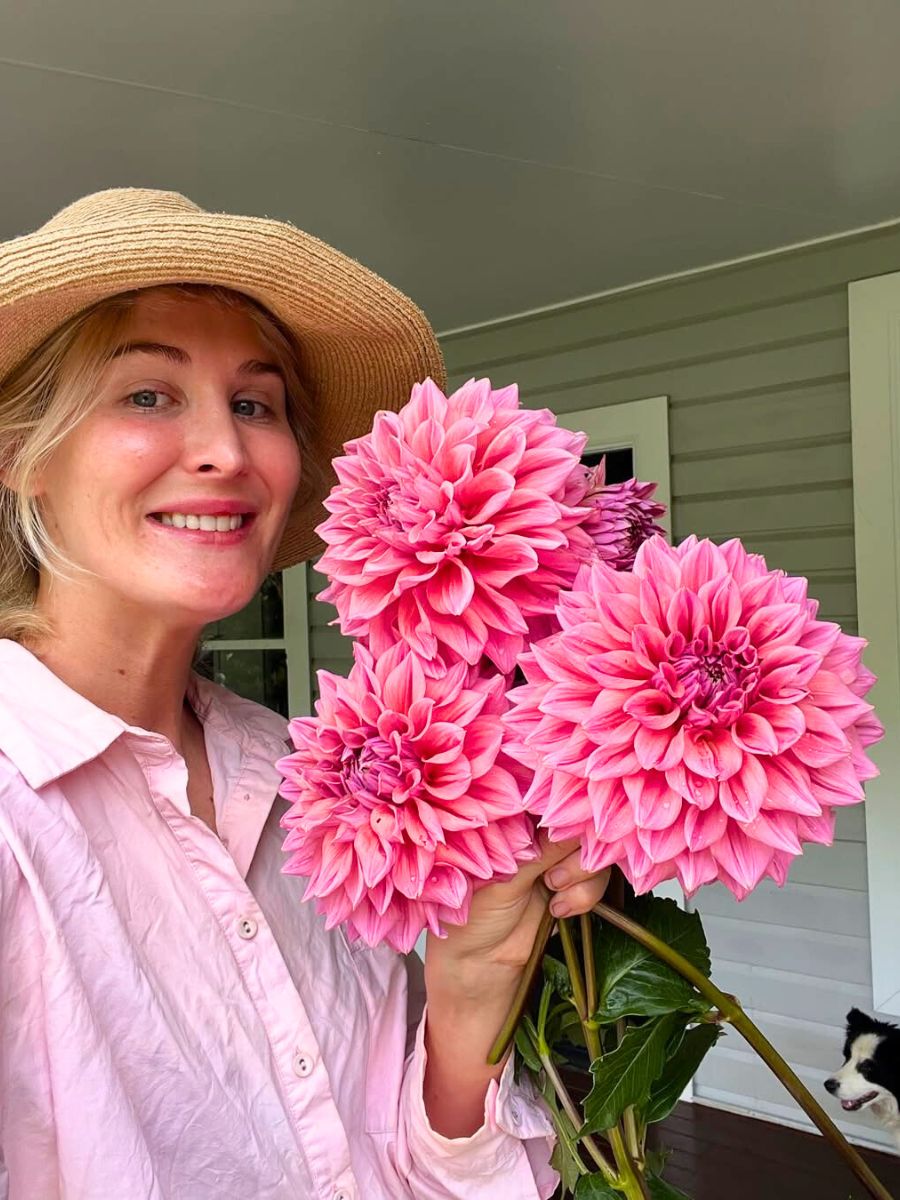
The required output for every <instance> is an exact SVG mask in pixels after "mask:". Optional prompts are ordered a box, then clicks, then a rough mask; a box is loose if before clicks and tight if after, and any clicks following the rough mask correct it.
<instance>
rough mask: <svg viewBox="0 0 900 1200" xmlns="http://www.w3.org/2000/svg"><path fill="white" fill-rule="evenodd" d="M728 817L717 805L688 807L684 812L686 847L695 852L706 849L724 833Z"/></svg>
mask: <svg viewBox="0 0 900 1200" xmlns="http://www.w3.org/2000/svg"><path fill="white" fill-rule="evenodd" d="M727 824H728V817H727V816H726V814H725V811H724V809H722V808H719V807H718V806H716V807H713V808H706V809H701V808H697V807H689V808H688V809H687V810H686V812H685V814H684V840H685V843H686V845H687V848H688V849H689V850H690V851H691V852H692V853H696V852H697V851H699V850H707V849H708V848H709V847H710V846H711V845H712V844H713V842H717V841H719V839H720V838H721V837H722V835H723V834H724V833H725V827H726V826H727Z"/></svg>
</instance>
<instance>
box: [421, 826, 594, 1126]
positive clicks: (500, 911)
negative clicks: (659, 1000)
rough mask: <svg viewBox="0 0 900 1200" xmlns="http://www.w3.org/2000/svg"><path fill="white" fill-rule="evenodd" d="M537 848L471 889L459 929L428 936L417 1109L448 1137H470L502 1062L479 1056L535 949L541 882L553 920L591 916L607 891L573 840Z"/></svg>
mask: <svg viewBox="0 0 900 1200" xmlns="http://www.w3.org/2000/svg"><path fill="white" fill-rule="evenodd" d="M541 850H542V853H541V857H540V859H539V860H538V861H537V862H534V863H528V864H527V865H525V866H523V867H522V868H521V869H520V870H519V872H518V874H517V875H516V876H515V877H514V878H513V879H511V880H510V881H509V882H508V883H492V884H489V885H488V886H487V887H484V888H481V889H480V890H479V891H478V892H476V893H475V895H474V897H473V900H472V908H471V911H470V914H469V919H468V921H467V922H466V924H465V925H460V926H447V937H446V938H436V937H433V936H431V935H429V937H428V944H427V949H426V954H425V986H426V990H427V995H428V1024H427V1029H426V1047H427V1051H428V1069H427V1072H426V1076H425V1106H426V1109H427V1111H428V1116H429V1119H430V1121H431V1123H432V1126H433V1127H434V1128H435V1129H436V1130H438V1132H440V1133H443V1134H444V1135H445V1136H447V1137H465V1136H467V1135H469V1134H471V1133H474V1131H475V1130H476V1129H478V1127H479V1126H480V1125H481V1123H482V1121H483V1119H484V1097H485V1092H486V1090H487V1087H488V1084H489V1083H490V1081H491V1079H494V1078H497V1077H498V1076H499V1075H500V1073H501V1071H502V1067H503V1064H500V1065H499V1066H497V1067H489V1066H488V1065H487V1056H488V1053H489V1051H490V1048H491V1046H492V1044H493V1042H494V1039H495V1037H496V1036H497V1033H498V1032H499V1031H500V1028H501V1026H502V1024H503V1021H504V1019H505V1017H506V1015H507V1013H508V1011H509V1008H510V1005H511V1003H512V1000H513V997H514V995H515V991H516V987H517V985H518V983H519V979H520V977H521V974H522V970H523V968H524V966H525V963H526V961H527V959H528V956H529V954H530V953H531V949H532V946H533V945H534V939H535V935H536V934H537V930H538V926H539V924H540V921H541V917H542V915H543V913H544V911H545V909H546V905H547V892H546V890H545V885H546V888H547V889H549V890H550V892H551V893H553V899H552V902H551V911H552V912H553V913H554V915H556V916H561V917H562V916H576V915H578V914H579V913H585V912H590V910H591V909H592V908H593V906H594V905H595V904H596V903H597V901H598V900H600V899H602V897H603V893H604V891H605V890H606V884H607V881H608V878H609V872H608V871H602V872H600V873H599V874H591V873H589V872H587V871H585V870H583V869H582V867H581V861H580V860H581V852H580V849H579V847H578V843H577V842H560V843H550V842H547V841H546V840H542V843H541Z"/></svg>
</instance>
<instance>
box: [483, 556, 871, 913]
mask: <svg viewBox="0 0 900 1200" xmlns="http://www.w3.org/2000/svg"><path fill="white" fill-rule="evenodd" d="M817 609H818V605H817V603H816V601H814V600H809V599H807V595H806V580H804V579H799V578H792V577H789V576H786V575H784V574H783V573H782V572H780V571H769V570H768V569H767V567H766V564H765V561H764V560H763V559H762V558H761V557H760V556H759V555H756V554H748V553H747V551H746V550H745V549H744V547H743V546H742V545H741V544H740V542H738V541H730V542H727V543H726V544H725V545H723V546H715V545H713V543H712V542H709V541H698V540H697V539H696V538H694V537H690V538H688V539H687V540H686V541H685V542H683V543H682V544H681V545H680V546H678V547H675V548H673V547H670V546H668V545H666V543H665V541H664V540H663V539H662V538H653V539H652V540H651V541H649V542H646V543H645V544H644V545H643V546H642V547H641V548H640V550H639V551H638V553H637V558H636V560H635V564H634V570H633V572H632V573H627V572H617V571H614V570H613V569H612V568H611V567H610V566H608V565H607V564H605V563H602V562H599V561H595V562H593V563H591V564H590V565H586V566H585V567H584V568H583V569H582V571H581V572H580V574H579V576H578V579H577V580H576V582H575V586H574V589H573V590H572V591H571V592H570V593H568V594H565V595H563V596H561V598H560V603H559V607H558V610H557V612H558V616H559V620H560V623H561V630H560V632H559V633H557V634H555V635H553V636H551V637H549V638H547V639H546V640H544V641H541V642H538V643H536V644H535V645H533V646H532V648H531V652H530V653H527V654H525V655H523V656H522V658H521V660H520V664H521V666H522V668H523V670H524V674H525V677H526V680H527V682H526V683H525V684H524V685H523V686H521V687H519V688H516V689H515V690H514V691H513V692H511V693H510V698H511V699H512V701H513V708H512V709H511V711H510V713H509V714H508V716H507V717H506V718H505V723H506V724H507V726H508V729H509V734H510V740H509V743H508V746H507V749H508V750H509V752H510V753H512V754H516V755H518V757H520V759H521V760H522V761H523V762H524V763H526V764H527V765H528V766H530V767H532V768H533V769H534V771H535V777H534V781H533V783H532V786H531V788H530V790H529V792H528V794H527V795H526V797H525V803H526V806H527V807H528V808H529V810H530V811H532V812H534V813H536V814H538V815H539V816H540V818H541V821H540V824H541V825H542V826H544V827H546V828H547V830H548V831H549V835H550V837H551V838H552V839H553V840H557V841H559V840H563V839H565V838H569V837H577V838H580V839H581V841H582V858H583V862H584V865H585V867H586V868H588V869H590V870H599V869H600V868H602V867H605V866H609V865H610V864H613V863H617V864H618V865H619V866H620V867H621V868H622V870H623V871H624V873H625V874H626V876H627V877H628V879H629V880H630V881H631V883H632V884H633V886H634V887H635V889H636V890H637V891H638V892H643V891H647V890H649V889H650V888H652V887H654V886H655V885H657V884H658V883H660V882H662V881H663V880H665V879H669V878H672V877H675V876H677V878H678V880H679V882H680V883H681V885H682V887H683V888H684V890H685V891H686V892H688V893H692V892H694V891H695V890H696V889H697V888H698V887H699V886H700V885H701V884H704V883H710V882H712V881H713V880H717V879H718V880H720V881H721V882H722V883H724V884H725V885H726V886H727V887H728V888H730V889H731V891H732V892H734V894H735V895H736V896H737V897H739V898H743V897H744V896H745V895H746V894H747V893H748V892H749V891H750V890H751V889H752V888H754V887H755V886H756V884H757V883H758V882H759V881H760V879H762V878H763V876H766V875H768V876H771V877H772V878H773V879H774V880H776V882H778V883H779V884H781V883H783V882H784V880H785V878H786V876H787V871H788V867H789V865H790V862H791V860H792V859H793V857H794V856H795V855H797V854H800V853H801V850H802V843H803V842H822V843H826V844H827V843H830V841H831V839H832V836H833V832H834V812H835V809H836V808H837V807H838V806H840V805H844V804H854V803H856V802H857V801H859V800H862V798H863V790H862V787H861V782H862V781H863V780H865V779H869V778H871V777H872V776H874V775H875V774H877V771H876V769H875V768H874V766H873V765H872V763H871V762H870V761H869V759H868V758H867V756H866V754H865V747H866V746H868V745H870V744H871V743H872V742H874V741H876V740H877V739H878V738H879V737H880V736H881V735H882V729H881V726H880V725H879V723H878V721H877V719H876V718H875V717H874V715H873V711H872V706H871V705H870V704H868V703H866V702H865V700H864V699H863V697H864V696H865V694H866V692H867V691H868V689H869V687H870V686H871V684H872V680H873V676H872V674H871V672H869V671H868V670H866V668H865V667H863V666H862V665H861V661H860V660H861V654H862V650H863V647H864V645H865V642H864V641H863V640H862V639H861V638H856V637H849V636H848V635H846V634H844V633H842V632H841V630H840V628H839V627H838V626H837V625H835V624H832V623H830V622H827V621H820V620H818V619H817V617H816V613H817Z"/></svg>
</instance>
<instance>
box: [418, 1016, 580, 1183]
mask: <svg viewBox="0 0 900 1200" xmlns="http://www.w3.org/2000/svg"><path fill="white" fill-rule="evenodd" d="M426 1063H427V1053H426V1050H425V1014H424V1013H423V1014H422V1017H421V1019H420V1021H419V1024H418V1029H417V1030H416V1035H415V1039H414V1043H413V1048H412V1053H411V1054H410V1056H409V1058H408V1059H407V1063H406V1071H405V1074H404V1078H403V1085H402V1089H401V1094H400V1123H399V1130H398V1147H397V1151H398V1160H399V1164H400V1167H401V1171H402V1173H403V1175H404V1176H405V1178H406V1181H407V1183H408V1185H409V1189H410V1192H411V1193H412V1195H413V1196H415V1197H416V1200H463V1198H464V1200H496V1197H497V1196H498V1194H502V1195H503V1197H504V1200H548V1198H549V1197H550V1196H552V1195H553V1192H554V1191H555V1189H556V1185H557V1183H558V1182H559V1179H558V1176H557V1174H556V1172H555V1171H554V1170H553V1168H552V1167H551V1166H550V1155H551V1153H552V1151H553V1145H554V1140H555V1139H554V1132H553V1126H552V1124H551V1121H550V1117H549V1115H548V1113H547V1110H546V1108H545V1107H544V1104H543V1101H542V1100H541V1099H540V1097H539V1096H538V1095H537V1093H536V1092H535V1090H534V1088H533V1087H532V1085H531V1083H530V1081H529V1080H527V1079H526V1078H523V1079H521V1080H519V1081H518V1082H517V1081H516V1080H515V1077H514V1066H513V1056H512V1055H510V1057H509V1060H508V1061H507V1063H506V1066H505V1067H504V1069H503V1074H502V1075H501V1076H500V1079H499V1080H495V1081H493V1082H492V1083H491V1084H490V1086H489V1088H488V1092H487V1096H486V1097H485V1106H484V1122H483V1124H482V1126H481V1128H480V1129H478V1130H476V1132H475V1133H473V1134H472V1135H471V1137H467V1138H447V1137H444V1136H443V1135H442V1134H439V1133H437V1132H436V1131H435V1130H434V1129H432V1127H431V1124H430V1122H429V1120H428V1114H427V1113H426V1111H425V1100H424V1083H425V1067H426ZM501 1179H502V1181H503V1187H502V1193H500V1192H498V1181H499V1180H501Z"/></svg>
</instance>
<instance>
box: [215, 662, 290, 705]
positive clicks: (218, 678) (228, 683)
mask: <svg viewBox="0 0 900 1200" xmlns="http://www.w3.org/2000/svg"><path fill="white" fill-rule="evenodd" d="M196 669H197V672H198V674H200V675H205V676H206V678H207V679H212V680H214V681H215V682H216V683H220V684H221V685H222V686H223V687H227V688H229V689H230V690H231V691H232V692H237V694H238V695H239V696H243V697H244V698H245V699H247V700H255V701H256V702H257V703H258V704H264V705H265V706H266V708H272V709H274V710H275V712H279V713H281V715H282V716H283V717H287V716H289V715H290V714H289V713H288V689H287V655H286V654H285V652H284V650H205V651H204V652H203V653H202V654H201V655H200V657H199V659H198V661H197V664H196Z"/></svg>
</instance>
